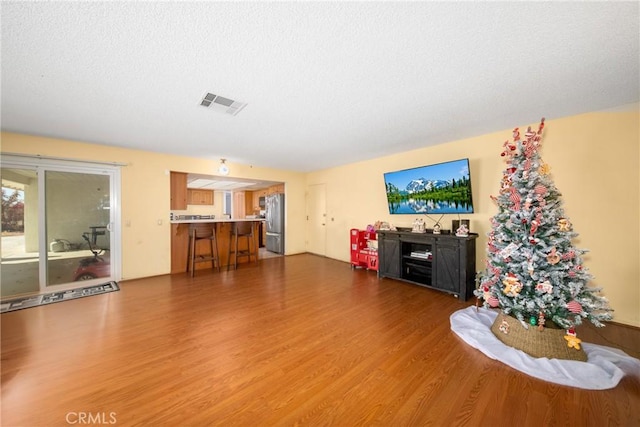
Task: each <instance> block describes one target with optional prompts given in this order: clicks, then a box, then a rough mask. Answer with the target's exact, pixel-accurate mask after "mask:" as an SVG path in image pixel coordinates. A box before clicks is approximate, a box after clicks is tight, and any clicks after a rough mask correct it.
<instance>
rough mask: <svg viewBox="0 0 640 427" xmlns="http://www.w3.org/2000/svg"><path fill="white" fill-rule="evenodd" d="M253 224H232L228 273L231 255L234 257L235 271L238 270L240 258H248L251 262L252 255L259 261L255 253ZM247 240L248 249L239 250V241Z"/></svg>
mask: <svg viewBox="0 0 640 427" xmlns="http://www.w3.org/2000/svg"><path fill="white" fill-rule="evenodd" d="M253 228H254V227H253V222H251V221H241V222H233V223H231V239H229V257H228V258H227V260H228V261H227V271H228V270H229V266H230V265H231V254H233V255H234V257H233V258H234V266H233V268H234V269H237V268H238V258H242V257H248V258H249V262H251V255H253V256H254V257H255V258H256V261H258V254H257V253H256V252H255V251H254V248H255V245H254V240H253ZM239 239H246V242H247V249H238V240H239Z"/></svg>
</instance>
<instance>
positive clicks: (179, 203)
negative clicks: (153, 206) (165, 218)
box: [170, 172, 187, 210]
mask: <svg viewBox="0 0 640 427" xmlns="http://www.w3.org/2000/svg"><path fill="white" fill-rule="evenodd" d="M170 175H171V190H170V192H171V210H185V209H187V174H186V173H183V172H171V174H170Z"/></svg>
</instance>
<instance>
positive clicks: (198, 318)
mask: <svg viewBox="0 0 640 427" xmlns="http://www.w3.org/2000/svg"><path fill="white" fill-rule="evenodd" d="M120 285H121V291H119V292H114V293H110V294H105V295H98V296H92V297H88V298H83V299H79V300H73V301H68V302H63V303H57V304H52V305H48V306H43V307H37V308H30V309H26V310H22V311H17V312H12V313H6V314H3V315H2V316H1V319H0V320H1V322H2V396H1V398H2V420H1V423H2V425H3V426H67V425H69V424H75V425H82V424H85V425H86V424H87V422H86V421H92V423H93V424H100V423H102V424H112V425H121V426H211V425H221V426H233V425H239V426H272V425H323V426H324V425H336V426H358V425H379V426H408V425H412V426H413V425H433V426H441V425H442V426H458V425H460V426H463V425H464V426H516V425H518V426H564V425H567V426H605V425H618V426H637V425H640V409H639V408H640V377H625V378H623V379H622V380H621V382H620V384H619V385H618V386H617V387H616V388H614V389H612V390H604V391H587V390H581V389H575V388H570V387H565V386H559V385H554V384H551V383H546V382H543V381H540V380H537V379H534V378H531V377H528V376H527V375H525V374H522V373H520V372H518V371H515V370H513V369H511V368H509V367H507V366H505V365H503V364H501V363H500V362H498V361H495V360H491V359H489V358H487V357H485V356H484V355H483V354H482V353H480V352H479V351H477V350H475V349H473V348H471V347H469V346H467V345H466V344H465V343H464V342H463V341H462V340H461V339H459V338H458V337H457V336H456V335H455V334H454V333H452V332H451V331H450V326H449V316H450V315H451V313H453V312H455V311H456V310H459V309H461V308H464V307H465V306H467V305H470V304H473V301H469V302H467V303H462V302H459V301H458V300H456V299H455V298H454V297H452V296H450V295H447V294H443V293H440V292H437V291H432V290H429V289H425V288H421V287H418V286H414V285H410V284H405V283H402V282H398V281H394V280H389V279H383V280H379V279H378V278H377V277H376V274H375V273H374V272H370V271H364V270H360V269H356V270H352V269H351V268H350V266H349V264H347V263H343V262H339V261H335V260H331V259H326V258H322V257H318V256H314V255H308V254H304V255H295V256H289V257H279V258H271V259H263V260H261V261H260V262H258V263H256V264H253V265H242V266H241V267H240V268H239V269H238V270H237V271H230V272H222V273H218V272H214V271H208V270H207V271H198V272H197V274H196V277H195V278H193V279H191V278H190V277H189V276H188V275H187V274H176V275H167V276H160V277H153V278H146V279H140V280H131V281H124V282H121V283H120ZM605 330H606V332H605ZM578 332H579V334H580V333H581V334H582V335H581V336H582V338H583V339H585V340H587V338H586V337H589V339H588V341H590V342H596V343H599V344H605V345H609V346H615V347H624V350H625V351H627V353H629V354H633V355H634V356H635V357H639V356H640V339H639V337H640V331H639V330H638V329H634V328H628V327H622V326H616V325H611V326H608V327H607V328H604V329H599V330H597V331H596V330H595V329H593V328H591V329H587V330H585V331H584V332H582V331H581V330H579V331H578ZM83 420H84V421H85V422H84V423H82V422H81V421H83Z"/></svg>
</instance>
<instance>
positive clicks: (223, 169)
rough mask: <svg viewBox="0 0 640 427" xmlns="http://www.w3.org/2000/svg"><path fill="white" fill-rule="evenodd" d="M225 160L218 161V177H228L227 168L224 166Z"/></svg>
mask: <svg viewBox="0 0 640 427" xmlns="http://www.w3.org/2000/svg"><path fill="white" fill-rule="evenodd" d="M226 161H227V159H220V166H218V172H219V173H220V175H229V166H227V165H226V164H225V162H226Z"/></svg>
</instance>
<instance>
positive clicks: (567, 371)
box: [450, 307, 640, 390]
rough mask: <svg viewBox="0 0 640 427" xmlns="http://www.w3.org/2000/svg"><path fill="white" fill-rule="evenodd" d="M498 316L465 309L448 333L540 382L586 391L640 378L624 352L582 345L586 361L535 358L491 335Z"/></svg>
mask: <svg viewBox="0 0 640 427" xmlns="http://www.w3.org/2000/svg"><path fill="white" fill-rule="evenodd" d="M497 315H498V313H497V312H495V311H492V310H488V309H485V308H479V309H476V308H475V307H467V308H465V309H463V310H458V311H456V312H455V313H453V314H452V315H451V317H450V320H451V330H452V331H453V332H455V333H456V334H457V335H458V336H459V337H460V338H462V339H463V340H464V341H465V342H466V343H467V344H469V345H470V346H473V347H475V348H477V349H478V350H480V351H481V352H483V353H484V354H485V355H487V356H488V357H490V358H492V359H495V360H498V361H500V362H502V363H504V364H506V365H509V366H511V367H512V368H515V369H517V370H519V371H521V372H524V373H525V374H527V375H531V376H532V377H535V378H539V379H541V380H545V381H549V382H552V383H556V384H562V385H568V386H571V387H578V388H584V389H589V390H605V389H608V388H613V387H615V386H616V385H617V384H618V382H619V381H620V379H621V378H622V377H623V376H624V375H635V376H636V377H638V378H640V360H638V359H636V358H634V357H631V356H629V355H628V354H626V353H625V352H623V351H621V350H618V349H615V348H611V347H605V346H601V345H596V344H589V343H584V342H583V343H581V345H582V348H583V349H584V352H585V353H586V354H587V361H586V362H578V361H574V360H561V359H547V358H546V357H543V358H534V357H531V356H529V355H528V354H526V353H525V352H523V351H521V350H517V349H515V348H513V347H510V346H508V345H506V344H504V343H502V342H501V341H500V340H499V339H498V338H496V337H495V335H493V333H492V332H491V329H490V328H491V325H492V324H493V321H494V320H495V318H496V317H497Z"/></svg>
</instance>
